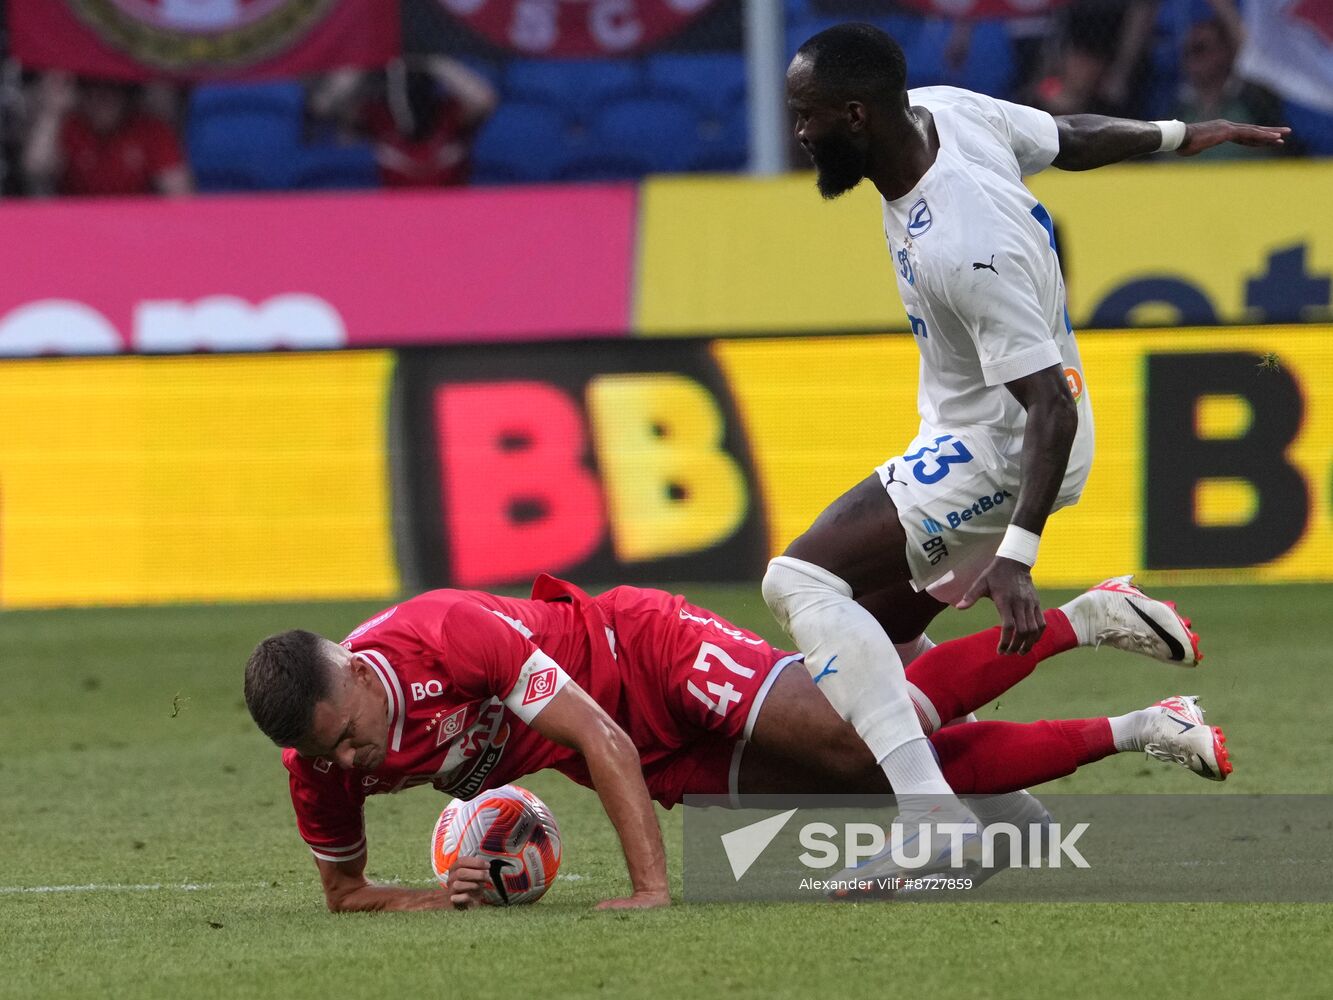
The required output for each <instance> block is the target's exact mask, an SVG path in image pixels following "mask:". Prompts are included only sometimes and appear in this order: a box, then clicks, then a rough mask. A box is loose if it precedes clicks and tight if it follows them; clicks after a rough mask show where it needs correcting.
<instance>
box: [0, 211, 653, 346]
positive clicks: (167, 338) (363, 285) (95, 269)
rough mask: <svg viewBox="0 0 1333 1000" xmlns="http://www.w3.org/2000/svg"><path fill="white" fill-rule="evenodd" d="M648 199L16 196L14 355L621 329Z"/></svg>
mask: <svg viewBox="0 0 1333 1000" xmlns="http://www.w3.org/2000/svg"><path fill="white" fill-rule="evenodd" d="M634 203H635V191H634V188H633V186H631V185H612V186H588V187H577V188H575V187H571V188H563V189H553V190H542V191H537V190H531V189H515V190H509V191H480V190H478V191H458V192H426V193H420V194H415V193H414V194H407V193H404V194H402V195H395V196H385V195H360V194H355V195H353V194H347V195H333V196H330V195H311V196H298V197H285V198H261V197H230V196H228V197H216V198H198V199H192V200H189V201H161V200H147V199H142V200H141V199H134V200H106V201H84V202H48V203H9V204H6V205H3V206H0V226H3V227H4V228H5V230H6V231H8V232H14V233H23V234H24V238H23V239H22V240H9V241H6V243H5V245H4V247H3V248H2V249H0V270H3V272H4V274H5V275H6V281H5V282H4V283H3V285H0V356H11V357H15V356H31V355H43V354H116V353H126V352H137V353H146V354H152V353H189V352H193V351H210V350H216V351H265V350H276V349H291V348H299V349H311V350H323V349H329V348H338V347H383V346H401V345H404V344H414V343H438V342H448V341H468V342H485V341H491V340H531V339H559V338H561V337H567V336H578V337H581V338H588V337H616V336H624V335H625V334H626V330H627V327H628V322H629V310H630V305H629V303H630V288H631V273H630V266H631V259H632V253H633V251H632V248H633V241H634ZM570 233H578V234H579V239H577V240H571V239H569V234H570Z"/></svg>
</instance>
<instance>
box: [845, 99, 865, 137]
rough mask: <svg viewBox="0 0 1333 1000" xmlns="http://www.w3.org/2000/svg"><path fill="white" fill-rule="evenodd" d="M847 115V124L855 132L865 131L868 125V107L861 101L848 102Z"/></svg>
mask: <svg viewBox="0 0 1333 1000" xmlns="http://www.w3.org/2000/svg"><path fill="white" fill-rule="evenodd" d="M844 113H845V114H846V115H847V124H848V125H850V126H851V128H852V131H853V132H860V131H863V130H864V129H865V127H866V125H867V120H866V106H865V105H864V104H862V103H861V102H860V101H848V102H847V106H846V108H845V109H844Z"/></svg>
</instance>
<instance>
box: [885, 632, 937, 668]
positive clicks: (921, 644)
mask: <svg viewBox="0 0 1333 1000" xmlns="http://www.w3.org/2000/svg"><path fill="white" fill-rule="evenodd" d="M893 648H894V649H896V650H897V651H898V659H900V660H902V662H903V666H904V667H910V666H911V665H912V661H913V660H915V659H916V658H917V657H918V656H921V655H922V654H924V653H929V652H930V651H931V650H932V649H934V648H935V643H934V642H932V641H931V638H930V636H928V635H926V633H925V632H922V633H921V634H920V635H919V636H917V637H916V638H915V639H913V640H912V641H911V642H895V643H894V644H893Z"/></svg>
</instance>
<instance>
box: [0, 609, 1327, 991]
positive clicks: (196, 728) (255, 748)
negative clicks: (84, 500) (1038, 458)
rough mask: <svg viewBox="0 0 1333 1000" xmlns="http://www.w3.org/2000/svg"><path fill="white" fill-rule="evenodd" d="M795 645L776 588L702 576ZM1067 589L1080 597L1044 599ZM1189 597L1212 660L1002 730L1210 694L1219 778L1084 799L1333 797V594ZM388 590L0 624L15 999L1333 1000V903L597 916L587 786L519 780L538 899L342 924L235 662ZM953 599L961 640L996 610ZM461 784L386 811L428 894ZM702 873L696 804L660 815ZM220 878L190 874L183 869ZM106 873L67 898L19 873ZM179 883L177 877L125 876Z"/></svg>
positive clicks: (1043, 674) (1065, 683) (1123, 662)
mask: <svg viewBox="0 0 1333 1000" xmlns="http://www.w3.org/2000/svg"><path fill="white" fill-rule="evenodd" d="M683 589H684V590H685V591H686V592H687V593H689V594H690V595H691V596H692V597H693V598H695V599H696V600H698V601H699V602H701V603H703V604H705V605H707V606H710V607H712V608H714V609H715V610H717V611H720V612H722V613H724V614H726V615H728V616H729V617H732V618H734V619H735V620H737V621H739V622H741V623H743V624H746V625H749V626H751V627H755V628H757V629H759V630H760V631H762V632H765V633H766V634H768V635H770V636H773V637H774V638H776V635H775V633H776V629H775V627H774V626H773V625H772V623H771V621H770V619H769V618H768V613H767V611H766V609H764V607H763V605H762V602H761V601H760V600H759V597H758V594H757V589H758V588H757V587H736V588H720V587H686V588H683ZM1045 596H1046V597H1047V599H1048V600H1058V599H1059V598H1060V597H1061V596H1062V595H1058V594H1048V595H1045ZM1176 596H1178V597H1179V598H1180V600H1181V603H1182V606H1183V607H1184V608H1186V609H1188V610H1189V611H1190V612H1192V613H1193V614H1194V617H1195V622H1196V625H1197V626H1198V627H1199V628H1200V630H1201V632H1202V633H1203V635H1204V648H1205V651H1206V653H1207V659H1206V661H1205V666H1204V668H1203V669H1202V670H1200V671H1198V672H1194V673H1185V672H1181V671H1174V670H1172V669H1170V668H1167V667H1164V666H1162V665H1160V664H1154V663H1151V662H1149V661H1146V660H1140V659H1136V658H1131V657H1127V656H1124V655H1119V654H1114V653H1109V652H1101V653H1092V652H1090V651H1078V652H1076V653H1072V654H1069V655H1067V656H1065V657H1062V658H1060V659H1059V660H1056V661H1053V662H1051V663H1048V664H1046V665H1044V666H1043V667H1042V668H1040V669H1039V670H1038V672H1037V674H1036V675H1035V676H1034V677H1033V678H1031V679H1030V680H1028V681H1026V682H1025V683H1024V685H1022V686H1020V688H1018V689H1016V690H1015V691H1014V692H1012V693H1011V694H1010V695H1008V696H1006V697H1005V698H1004V699H1002V701H1001V703H1000V704H998V705H996V706H990V707H988V708H987V709H986V710H985V711H984V712H983V713H982V715H983V717H984V718H1002V719H1020V720H1021V719H1030V718H1040V717H1061V716H1064V717H1069V716H1082V715H1100V714H1106V713H1107V712H1120V711H1125V710H1128V709H1132V708H1137V707H1142V706H1143V705H1145V704H1148V703H1149V702H1151V701H1154V700H1156V699H1157V698H1160V697H1162V696H1164V695H1167V694H1174V693H1197V694H1201V695H1203V696H1204V702H1205V704H1206V705H1208V706H1209V707H1210V708H1211V710H1212V717H1213V719H1214V720H1215V721H1218V722H1221V723H1222V724H1224V725H1225V726H1226V728H1227V732H1228V736H1229V737H1230V741H1231V746H1232V747H1233V748H1234V751H1235V760H1236V768H1237V769H1236V773H1235V774H1234V775H1233V776H1232V778H1231V780H1230V781H1228V782H1227V784H1226V785H1223V786H1214V785H1211V784H1205V783H1204V782H1201V781H1198V780H1197V779H1194V778H1193V777H1191V776H1190V775H1188V774H1185V773H1184V772H1182V771H1180V770H1179V769H1172V768H1168V767H1164V766H1157V765H1155V764H1154V765H1152V766H1150V764H1149V763H1148V762H1145V761H1143V760H1142V759H1141V758H1137V757H1129V756H1125V757H1121V758H1118V759H1112V760H1108V761H1105V762H1102V763H1099V764H1097V765H1094V766H1092V767H1090V768H1087V769H1085V770H1084V771H1082V772H1080V773H1078V774H1076V775H1074V776H1072V777H1070V778H1066V779H1064V780H1062V781H1060V782H1056V783H1053V784H1052V785H1050V786H1047V787H1048V788H1051V789H1055V788H1058V789H1059V790H1061V791H1068V792H1145V791H1147V792H1168V791H1169V792H1196V793H1200V794H1236V793H1256V792H1321V793H1329V792H1333V770H1330V769H1329V768H1328V767H1327V766H1326V762H1327V761H1328V759H1329V757H1330V751H1331V750H1333V730H1331V729H1330V728H1329V727H1328V725H1327V719H1326V709H1325V707H1324V706H1325V704H1326V697H1325V691H1326V689H1327V682H1326V680H1325V678H1326V676H1327V672H1328V648H1327V645H1328V644H1330V643H1333V623H1330V622H1329V620H1328V618H1327V616H1326V609H1327V607H1328V606H1329V602H1330V598H1333V587H1282V588H1277V587H1274V588H1266V589H1255V588H1214V589H1195V590H1181V591H1179V592H1178V593H1177V594H1176ZM372 610H374V609H373V608H372V607H371V606H370V605H365V604H359V605H354V604H324V605H315V606H296V605H282V606H240V607H217V608H204V607H185V608H169V609H130V610H115V611H78V612H40V613H37V612H34V613H28V612H22V613H18V612H11V613H6V614H3V615H0V649H3V650H4V653H3V657H4V660H3V663H4V668H3V671H0V679H2V680H3V684H4V692H3V698H2V699H0V732H2V733H3V740H4V746H5V753H4V754H3V756H0V787H2V788H3V791H0V996H16V997H18V996H22V997H28V996H62V997H63V996H127V997H149V996H154V997H155V996H161V997H181V996H195V997H209V996H265V997H266V996H284V997H285V996H318V997H330V996H335V995H349V994H350V995H368V994H370V993H371V992H372V991H376V990H381V989H383V988H384V987H388V988H390V989H391V990H393V991H394V993H395V994H401V995H405V996H418V995H419V996H437V995H465V994H481V995H488V994H501V993H505V994H511V995H517V994H526V995H532V996H539V997H546V996H550V997H559V996H588V995H607V996H635V995H651V996H696V997H705V996H715V995H719V996H720V995H726V996H728V997H751V996H753V997H769V996H779V995H790V996H798V995H832V996H848V997H851V996H872V995H874V996H883V995H886V994H891V993H893V992H903V991H906V992H910V993H912V994H917V995H931V994H935V995H939V996H946V997H952V996H958V995H967V996H972V997H987V996H1033V995H1037V994H1041V995H1044V996H1061V995H1077V996H1080V997H1119V996H1123V995H1125V994H1126V993H1127V992H1128V991H1130V990H1131V989H1142V990H1145V991H1148V990H1150V991H1151V992H1152V993H1154V994H1156V995H1169V994H1170V993H1171V992H1172V991H1176V990H1181V991H1183V990H1188V991H1190V992H1191V993H1197V994H1201V995H1209V994H1220V995H1226V996H1275V995H1279V994H1281V995H1286V996H1319V995H1323V996H1327V995H1329V994H1330V993H1333V975H1331V974H1330V972H1329V971H1328V968H1327V959H1326V952H1327V943H1328V941H1329V939H1330V931H1333V907H1328V906H1318V905H1262V906H1261V905H1242V904H1200V905H1164V904H1158V905H1130V904H1120V905H1096V906H1094V905H1079V904H1008V905H1004V904H981V903H973V904H956V905H942V906H931V907H911V906H895V905H891V904H889V905H885V904H859V905H852V906H832V905H819V904H787V905H749V906H742V905H730V906H724V905H711V906H685V905H678V906H675V907H673V908H672V909H670V910H666V911H659V912H652V913H640V914H606V913H595V912H593V911H592V909H591V907H592V905H593V904H594V903H595V902H596V901H597V900H599V899H602V898H605V897H607V896H612V895H617V894H622V893H624V892H625V891H626V889H627V881H626V878H625V874H624V867H623V862H622V861H621V859H620V857H619V849H618V847H617V844H616V841H615V837H614V834H613V832H612V831H611V829H610V827H609V825H608V824H607V822H606V820H605V818H604V816H603V815H602V814H601V811H600V808H599V806H598V803H597V800H596V797H595V796H594V795H593V793H591V792H589V791H587V790H584V789H581V788H578V787H576V786H574V785H572V784H571V783H569V782H567V781H565V779H563V778H561V777H559V776H558V775H541V776H538V777H536V778H533V779H531V780H530V781H528V782H526V783H527V784H529V785H530V786H531V787H532V788H533V790H534V791H536V792H538V794H540V795H542V796H543V797H544V798H546V800H547V801H548V802H549V803H550V805H551V806H552V808H553V809H554V810H555V813H556V815H557V817H558V818H559V820H560V823H561V826H562V829H563V831H564V833H565V841H566V854H565V861H564V866H563V871H564V872H565V873H569V874H571V875H577V876H578V878H577V879H567V880H566V879H562V880H561V881H560V882H559V883H558V884H557V885H556V886H555V887H554V888H553V889H552V890H551V893H550V894H549V895H548V896H547V898H546V899H544V900H543V901H542V902H541V903H540V904H539V905H537V906H535V907H531V908H527V909H515V910H504V911H490V910H487V911H478V912H473V913H468V914H448V913H443V914H441V913H435V914H394V915H383V914H381V915H361V914H355V915H347V916H338V917H335V916H331V915H329V914H328V913H326V912H325V910H324V908H323V905H322V900H321V895H320V892H319V888H318V884H317V880H316V878H315V869H314V866H313V864H312V863H311V861H310V856H309V853H308V852H307V851H306V849H305V847H304V846H303V845H302V844H301V842H300V841H299V839H298V838H297V836H296V831H295V828H294V824H293V821H292V816H291V808H290V805H289V804H288V801H287V793H286V783H285V772H284V771H283V770H282V767H281V764H280V762H279V760H278V758H277V754H276V752H275V751H274V750H273V748H272V747H270V746H269V745H267V743H266V741H265V740H264V739H263V738H262V737H261V736H260V735H259V734H258V733H257V732H256V731H254V729H253V726H252V724H251V723H250V720H249V716H248V715H247V714H246V711H245V707H244V704H243V702H242V700H241V694H240V664H241V663H242V662H243V661H244V658H245V655H246V653H247V652H248V651H249V649H250V647H251V646H252V645H253V643H254V642H255V641H256V639H257V638H259V637H261V636H263V635H266V634H268V633H270V632H274V631H278V630H280V629H283V628H288V627H292V626H294V625H301V626H304V627H308V628H313V629H316V630H320V631H324V632H327V633H329V634H342V633H343V632H345V631H346V630H347V629H348V628H349V627H350V626H351V625H354V624H355V623H357V622H358V621H360V620H361V619H362V618H363V617H365V616H366V615H367V614H368V613H369V612H370V611H372ZM993 615H994V611H993V609H992V608H990V607H989V606H986V607H984V608H981V609H978V610H976V611H973V612H970V613H968V614H967V615H958V614H953V615H946V616H945V617H944V618H943V619H941V622H940V626H939V628H937V629H935V630H933V632H934V633H935V634H936V635H937V637H938V638H945V637H947V636H949V635H954V634H958V633H959V632H961V631H967V630H971V629H974V628H980V627H983V626H985V625H989V624H990V623H991V622H992V621H993ZM443 802H444V800H443V798H442V797H440V796H438V795H436V794H434V793H433V792H431V791H429V790H428V789H421V790H417V791H414V792H412V793H411V794H408V795H402V796H386V797H376V798H374V799H372V800H371V802H370V804H369V806H368V808H367V821H368V825H369V832H370V838H371V845H372V846H371V855H370V871H371V874H372V876H373V877H375V878H378V879H395V880H401V881H403V882H406V883H414V884H426V883H427V880H428V878H429V862H428V859H427V852H426V842H427V837H428V834H429V831H430V828H431V824H432V823H433V821H434V818H435V816H436V814H437V813H438V810H439V809H440V808H441V807H442V805H443ZM662 821H663V828H664V831H665V833H666V837H667V843H668V850H669V852H670V854H671V856H672V859H673V860H672V875H673V879H675V881H676V886H677V889H678V888H679V875H680V870H679V869H680V863H679V850H680V817H679V814H678V813H676V814H671V813H663V814H662ZM186 884H189V885H194V886H198V888H194V889H192V890H186V889H183V888H180V887H181V886H183V885H186ZM78 885H97V886H104V887H107V888H100V889H83V890H71V891H62V892H13V891H12V889H13V888H14V887H43V886H78ZM143 885H161V886H163V888H158V889H130V888H125V887H126V886H143Z"/></svg>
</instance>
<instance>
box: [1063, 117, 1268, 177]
mask: <svg viewBox="0 0 1333 1000" xmlns="http://www.w3.org/2000/svg"><path fill="white" fill-rule="evenodd" d="M1174 124H1176V125H1177V126H1178V125H1179V123H1174ZM1055 127H1056V130H1057V131H1058V132H1059V135H1060V152H1059V153H1057V154H1056V157H1055V160H1054V161H1053V163H1054V164H1055V166H1057V167H1059V168H1060V169H1061V170H1092V169H1093V168H1094V167H1104V166H1106V165H1107V164H1109V163H1119V162H1120V161H1121V160H1128V159H1131V158H1133V157H1135V156H1146V155H1147V154H1149V153H1156V152H1159V151H1161V150H1162V146H1163V136H1164V130H1163V127H1162V126H1161V125H1159V124H1157V123H1156V122H1140V121H1133V120H1131V119H1128V118H1108V117H1106V116H1105V115H1057V116H1056V118H1055ZM1170 127H1171V125H1170V124H1168V129H1170ZM1290 132H1291V129H1289V128H1286V127H1285V126H1284V127H1275V126H1269V125H1243V124H1238V123H1236V122H1229V121H1224V120H1222V119H1217V120H1215V121H1207V122H1191V123H1190V124H1188V125H1185V126H1184V137H1183V139H1182V140H1181V141H1180V144H1179V146H1178V147H1169V148H1175V151H1176V153H1177V154H1179V155H1180V156H1194V155H1195V154H1197V153H1202V152H1203V151H1204V150H1205V149H1211V148H1212V147H1213V146H1220V145H1222V144H1223V143H1225V142H1234V143H1236V144H1237V145H1240V146H1281V145H1282V140H1283V137H1284V136H1286V135H1287V134H1288V133H1290ZM1168 138H1169V137H1168Z"/></svg>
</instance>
